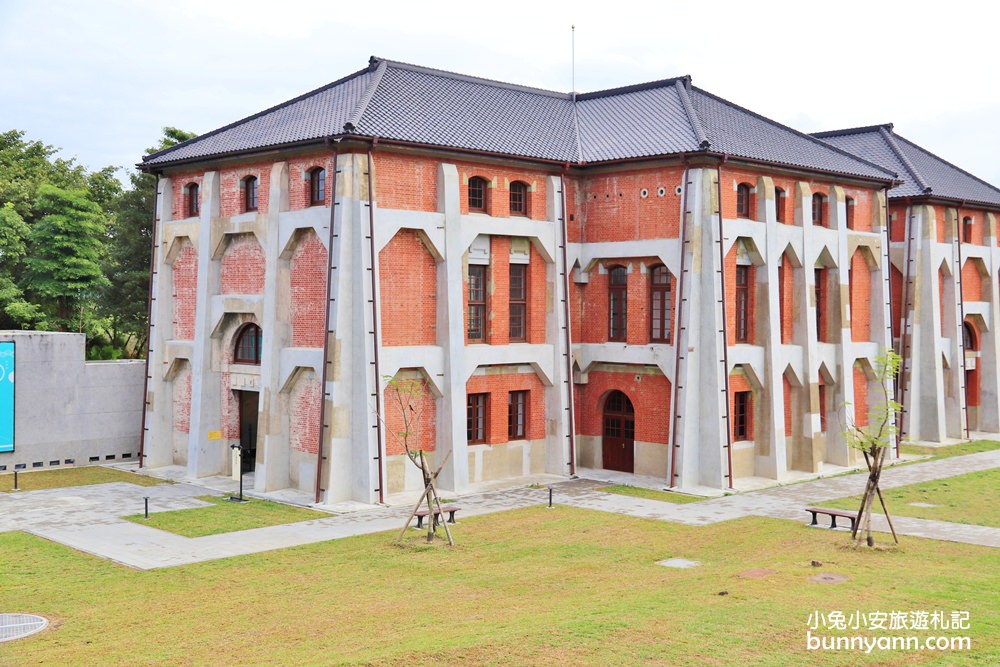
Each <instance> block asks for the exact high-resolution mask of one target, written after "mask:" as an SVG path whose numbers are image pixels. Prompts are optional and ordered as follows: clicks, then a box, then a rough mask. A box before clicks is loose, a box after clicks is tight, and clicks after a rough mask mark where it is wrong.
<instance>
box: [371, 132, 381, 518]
mask: <svg viewBox="0 0 1000 667" xmlns="http://www.w3.org/2000/svg"><path fill="white" fill-rule="evenodd" d="M377 145H378V137H374V138H373V139H372V145H371V147H370V148H369V149H368V249H369V255H370V257H369V259H370V263H371V266H370V267H369V269H368V270H369V271H370V272H371V281H372V298H371V304H372V352H373V355H372V364H373V365H374V367H375V446H376V449H377V451H376V454H375V461H377V462H378V502H379V504H380V505H381V504H382V503H383V502H384V501H385V493H384V492H383V491H382V488H383V487H384V486H385V485H384V484H383V483H382V389H381V387H382V375H381V374H380V373H379V365H378V348H379V335H378V332H379V329H378V303H377V302H376V301H375V186H374V183H373V181H374V180H375V177H374V172H373V171H372V151H373V150H375V146H377Z"/></svg>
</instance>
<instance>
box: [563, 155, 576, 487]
mask: <svg viewBox="0 0 1000 667" xmlns="http://www.w3.org/2000/svg"><path fill="white" fill-rule="evenodd" d="M567 171H569V164H567V165H566V166H565V167H563V171H562V173H561V174H559V189H560V190H561V191H562V223H563V224H562V261H563V290H564V293H565V294H566V299H565V300H564V301H563V317H564V318H565V319H566V327H565V332H566V387H567V392H566V395H567V406H566V409H567V410H568V411H569V433H568V435H569V462H568V463H569V474H570V477H572V476H574V475H576V414H575V412H576V410H575V406H574V405H573V336H572V332H571V325H572V321H571V320H570V309H569V299H570V293H569V282H570V281H569V274H570V270H571V269H570V267H569V264H568V263H567V262H568V256H567V252H566V246H567V245H568V244H569V231H568V229H569V212H568V211H567V209H566V200H567V198H566V172H567Z"/></svg>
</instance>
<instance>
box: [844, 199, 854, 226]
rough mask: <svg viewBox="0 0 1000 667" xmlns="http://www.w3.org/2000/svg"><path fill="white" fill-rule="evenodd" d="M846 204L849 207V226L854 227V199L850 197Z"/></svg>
mask: <svg viewBox="0 0 1000 667" xmlns="http://www.w3.org/2000/svg"><path fill="white" fill-rule="evenodd" d="M844 205H845V208H846V209H847V228H848V229H854V199H852V198H851V197H848V198H847V199H846V200H845V201H844Z"/></svg>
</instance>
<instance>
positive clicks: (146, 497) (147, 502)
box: [142, 496, 149, 519]
mask: <svg viewBox="0 0 1000 667" xmlns="http://www.w3.org/2000/svg"><path fill="white" fill-rule="evenodd" d="M142 499H143V500H145V501H146V518H147V519H148V518H149V496H143V497H142Z"/></svg>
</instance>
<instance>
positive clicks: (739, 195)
mask: <svg viewBox="0 0 1000 667" xmlns="http://www.w3.org/2000/svg"><path fill="white" fill-rule="evenodd" d="M736 216H737V217H739V218H749V217H750V186H749V185H748V184H747V183H740V184H739V185H737V186H736Z"/></svg>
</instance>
